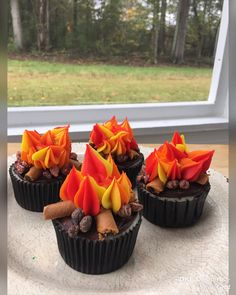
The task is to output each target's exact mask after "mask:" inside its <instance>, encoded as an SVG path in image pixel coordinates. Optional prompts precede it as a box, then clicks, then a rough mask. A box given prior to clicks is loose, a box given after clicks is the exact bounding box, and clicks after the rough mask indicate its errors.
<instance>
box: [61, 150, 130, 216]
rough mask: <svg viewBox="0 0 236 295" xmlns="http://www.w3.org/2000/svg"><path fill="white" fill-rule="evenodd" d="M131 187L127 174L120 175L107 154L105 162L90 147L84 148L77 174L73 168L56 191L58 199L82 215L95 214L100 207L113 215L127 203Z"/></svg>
mask: <svg viewBox="0 0 236 295" xmlns="http://www.w3.org/2000/svg"><path fill="white" fill-rule="evenodd" d="M131 193H132V185H131V182H130V180H129V178H128V177H127V175H126V174H125V173H124V172H122V174H120V172H119V170H118V168H117V166H116V164H115V163H114V161H113V159H112V157H111V155H109V156H108V159H107V160H105V159H104V158H102V156H101V155H100V154H99V153H98V152H97V151H96V150H94V149H93V148H92V147H91V146H90V145H87V146H86V152H85V156H84V161H83V164H82V169H81V172H79V171H77V170H76V169H75V168H74V167H73V168H72V170H71V171H70V173H69V174H68V175H67V177H66V179H65V181H64V183H63V185H62V186H61V189H60V198H61V199H62V200H71V201H73V202H74V204H75V205H76V207H80V208H81V209H82V210H83V211H84V212H85V214H90V215H93V216H95V215H97V214H98V213H99V212H100V206H101V205H102V206H103V207H104V208H107V209H112V210H113V211H114V212H117V211H118V210H119V209H120V207H121V206H122V205H123V204H127V203H128V202H129V200H130V197H131Z"/></svg>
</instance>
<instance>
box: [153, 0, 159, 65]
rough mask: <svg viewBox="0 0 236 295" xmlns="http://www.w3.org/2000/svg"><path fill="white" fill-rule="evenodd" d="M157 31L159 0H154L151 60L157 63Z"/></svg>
mask: <svg viewBox="0 0 236 295" xmlns="http://www.w3.org/2000/svg"><path fill="white" fill-rule="evenodd" d="M158 31H159V0H154V3H153V33H154V36H153V37H154V38H153V62H154V64H155V65H156V64H157V55H158V52H157V50H158V33H159V32H158Z"/></svg>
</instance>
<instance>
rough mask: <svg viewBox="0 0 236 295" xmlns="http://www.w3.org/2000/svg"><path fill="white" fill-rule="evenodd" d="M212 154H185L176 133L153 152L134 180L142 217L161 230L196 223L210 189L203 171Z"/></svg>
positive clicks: (210, 152)
mask: <svg viewBox="0 0 236 295" xmlns="http://www.w3.org/2000/svg"><path fill="white" fill-rule="evenodd" d="M213 154H214V151H213V150H210V151H201V150H197V151H188V149H187V146H186V144H185V139H184V136H183V135H181V136H180V134H179V133H178V132H175V133H174V135H173V138H172V141H171V142H167V141H166V142H165V143H164V144H163V145H161V146H160V147H159V148H158V149H154V151H153V152H152V153H151V154H150V155H149V156H148V157H147V159H146V161H145V162H146V163H145V166H144V167H143V168H142V171H141V173H140V175H139V176H138V177H137V179H138V184H137V190H138V198H139V201H140V203H141V204H143V216H144V217H145V218H146V219H147V220H149V221H150V222H151V223H153V224H157V225H159V226H162V227H184V226H190V225H193V224H194V223H195V222H197V221H198V220H199V218H200V216H201V215H202V211H203V207H204V203H205V200H206V197H207V195H208V193H209V191H210V187H211V186H210V183H209V175H208V174H207V170H208V169H209V166H210V164H211V160H212V156H213Z"/></svg>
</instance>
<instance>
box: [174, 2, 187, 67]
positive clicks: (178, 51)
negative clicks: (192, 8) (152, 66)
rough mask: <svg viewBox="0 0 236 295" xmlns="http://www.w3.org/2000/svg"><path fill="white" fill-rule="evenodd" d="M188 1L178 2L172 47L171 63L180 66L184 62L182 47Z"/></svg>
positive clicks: (185, 29)
mask: <svg viewBox="0 0 236 295" xmlns="http://www.w3.org/2000/svg"><path fill="white" fill-rule="evenodd" d="M189 5H190V0H179V4H178V12H177V21H176V28H175V35H174V41H173V46H172V54H171V55H172V61H173V63H176V64H181V63H183V61H184V45H185V37H186V31H187V19H188V12H189Z"/></svg>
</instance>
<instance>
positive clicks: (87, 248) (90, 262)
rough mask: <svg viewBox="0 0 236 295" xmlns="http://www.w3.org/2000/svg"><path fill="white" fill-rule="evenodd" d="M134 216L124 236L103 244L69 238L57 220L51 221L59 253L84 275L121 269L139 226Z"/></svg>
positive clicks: (128, 254)
mask: <svg viewBox="0 0 236 295" xmlns="http://www.w3.org/2000/svg"><path fill="white" fill-rule="evenodd" d="M141 221H142V220H141V214H140V213H138V214H137V216H136V218H135V220H134V222H133V223H132V225H131V226H130V227H129V228H128V229H127V230H126V231H124V232H122V233H120V234H117V235H115V236H110V237H107V238H106V239H105V240H103V241H99V240H91V239H88V238H86V237H81V236H77V237H75V238H71V237H69V235H68V234H67V232H66V231H65V230H64V229H62V227H61V223H60V221H59V220H57V219H55V220H53V221H52V223H53V225H54V229H55V232H56V237H57V244H58V249H59V252H60V254H61V256H62V258H63V259H64V261H65V262H66V264H68V265H69V266H70V267H72V268H73V269H75V270H77V271H79V272H82V273H86V274H105V273H109V272H112V271H114V270H117V269H118V268H120V267H121V266H122V265H124V264H125V263H126V262H127V261H128V260H129V258H130V256H131V255H132V253H133V250H134V246H135V243H136V239H137V235H138V231H139V228H140V224H141Z"/></svg>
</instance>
